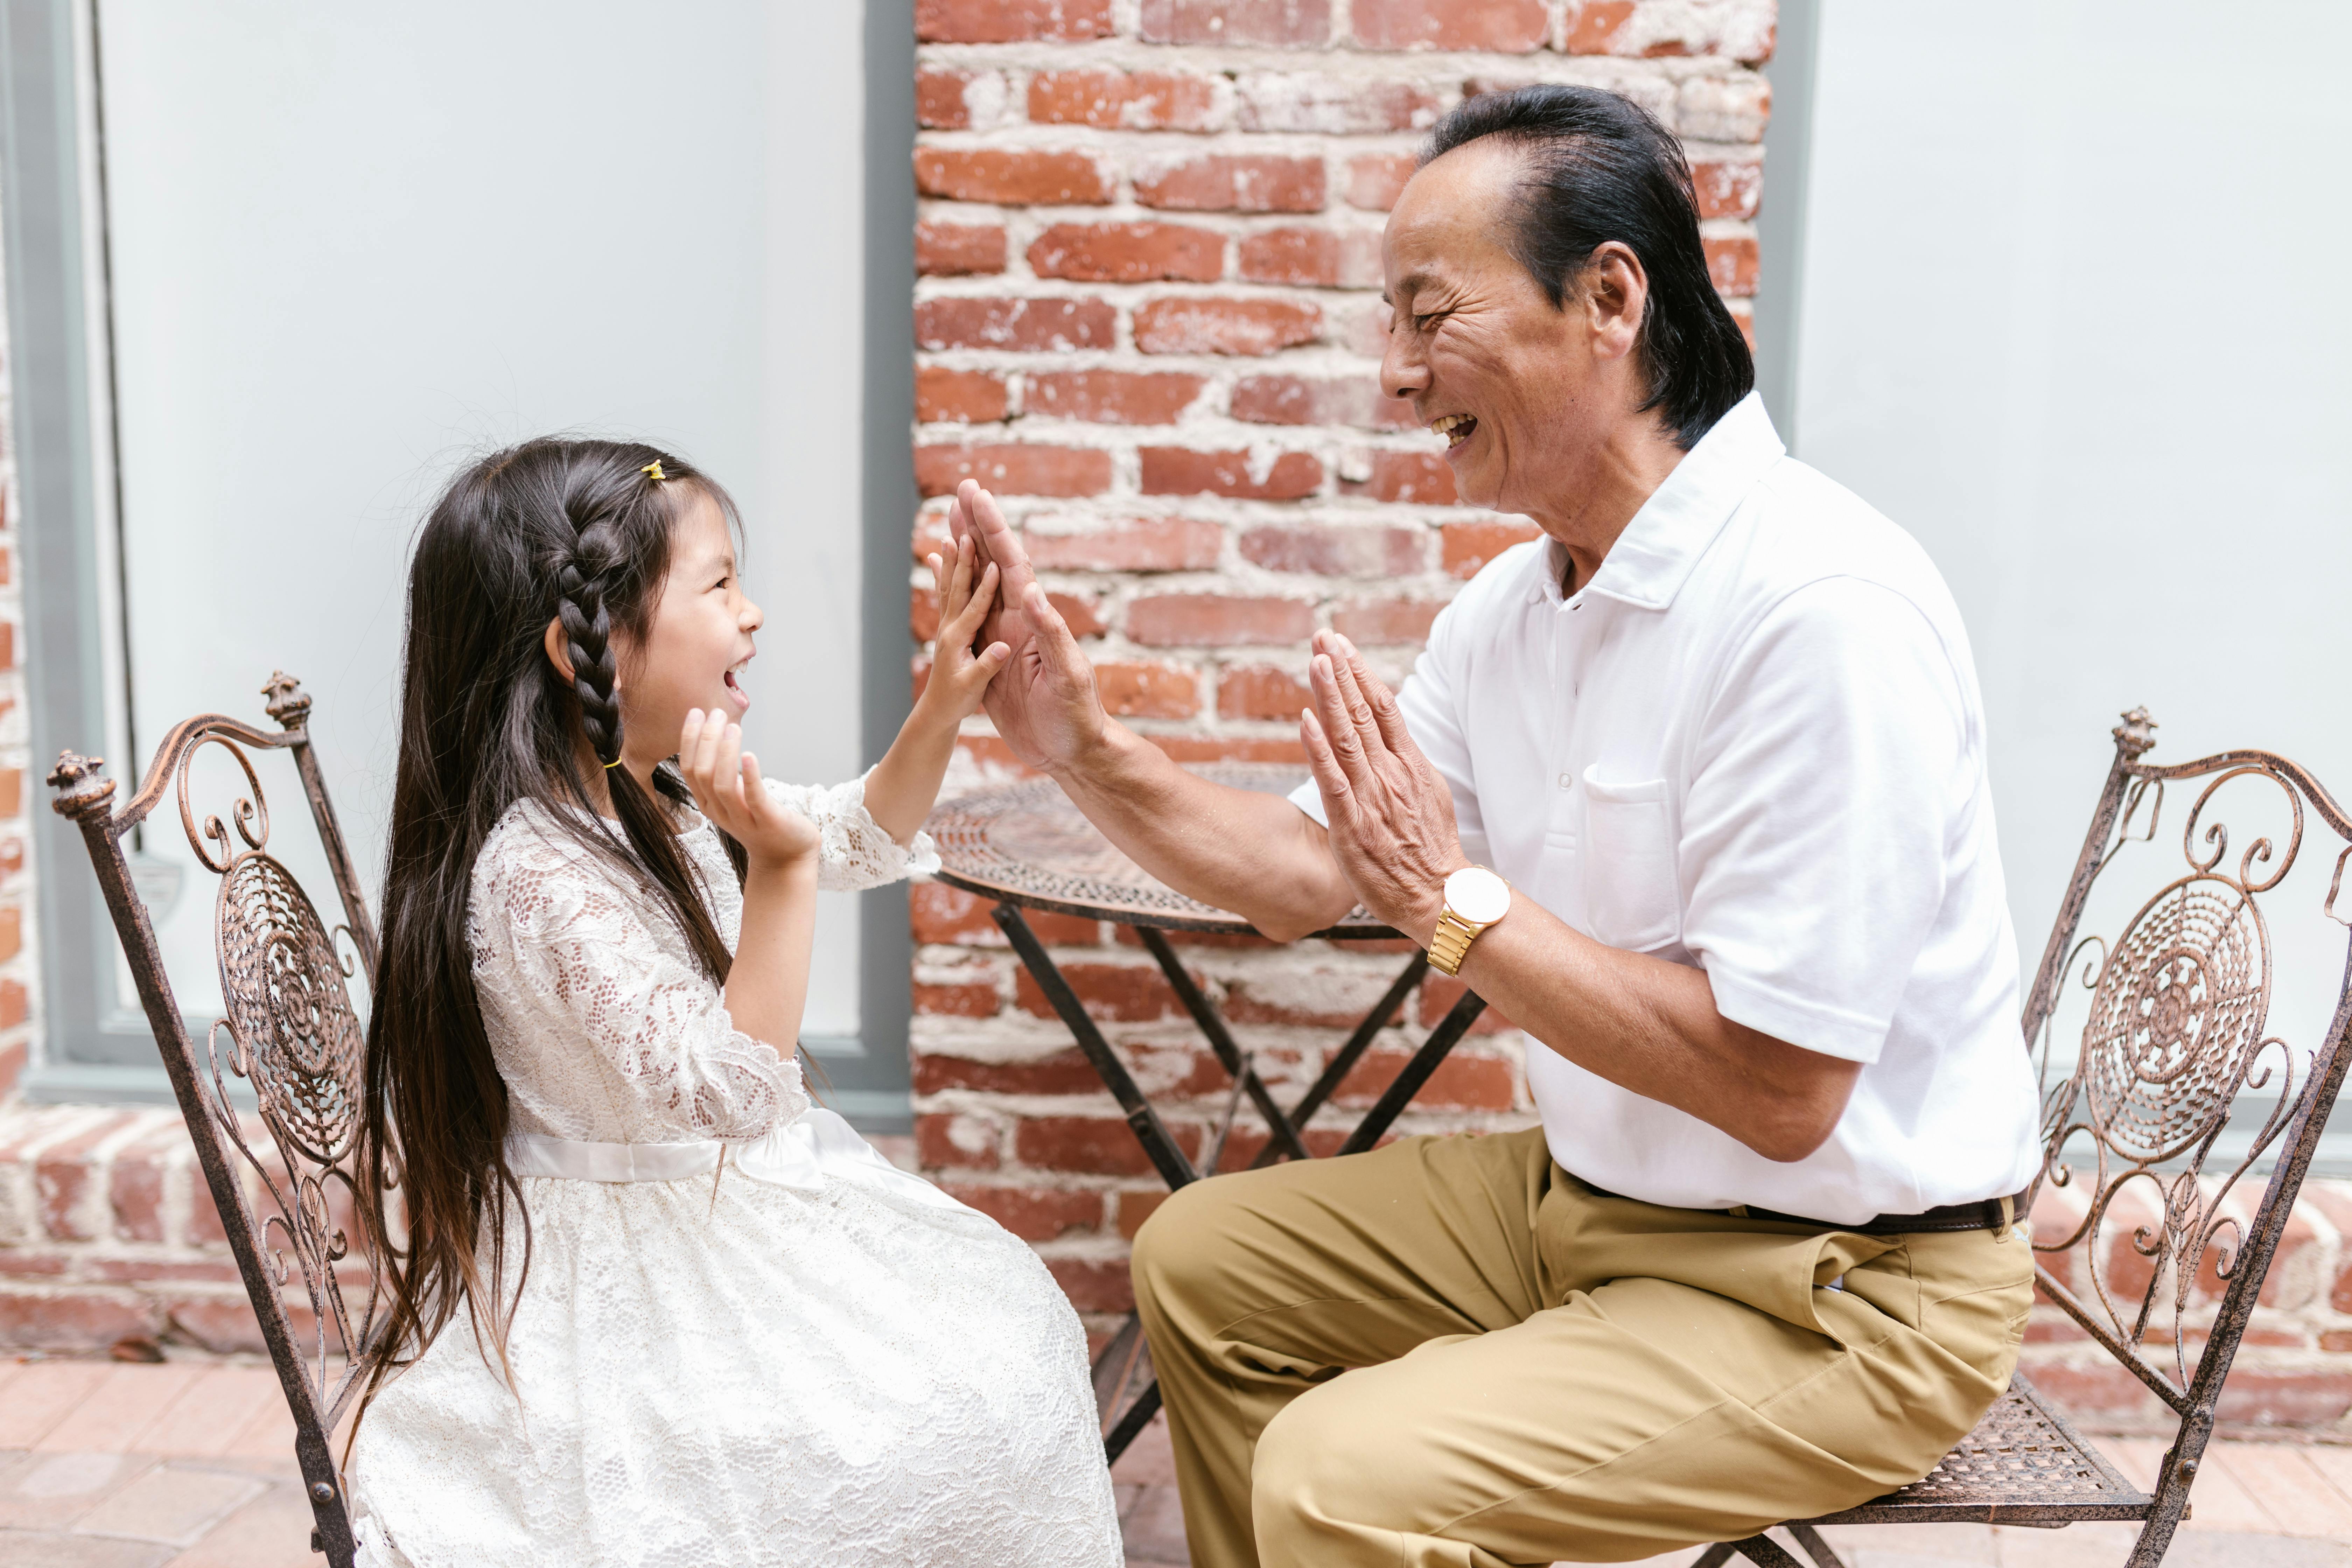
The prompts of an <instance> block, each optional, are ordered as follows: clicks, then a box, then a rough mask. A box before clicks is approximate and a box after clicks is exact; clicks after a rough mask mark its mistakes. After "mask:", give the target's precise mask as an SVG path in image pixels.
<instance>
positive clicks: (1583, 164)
mask: <svg viewBox="0 0 2352 1568" xmlns="http://www.w3.org/2000/svg"><path fill="white" fill-rule="evenodd" d="M1486 136H1500V137H1503V138H1505V139H1506V140H1507V141H1508V142H1511V143H1512V144H1513V145H1514V146H1516V147H1517V148H1519V149H1520V150H1521V151H1522V152H1523V153H1525V155H1526V158H1527V168H1526V171H1525V173H1524V174H1523V176H1522V179H1521V184H1520V186H1519V205H1518V211H1517V214H1516V215H1515V219H1514V222H1513V225H1512V230H1511V235H1510V241H1509V243H1510V247H1511V253H1512V254H1513V255H1514V256H1516V257H1517V258H1518V259H1519V264H1520V265H1521V266H1523V267H1525V268H1527V269H1528V272H1529V273H1530V274H1531V275H1533V277H1534V278H1535V280H1536V281H1537V282H1538V284H1540V285H1541V286H1542V288H1543V290H1544V292H1545V294H1547V295H1548V296H1549V298H1550V300H1551V302H1552V304H1553V305H1554V306H1555V307H1559V306H1562V305H1563V304H1564V302H1565V300H1567V298H1568V296H1569V294H1570V290H1571V289H1572V288H1573V287H1574V285H1575V283H1576V281H1577V279H1579V277H1580V275H1581V274H1582V273H1583V271H1584V270H1585V268H1586V265H1587V264H1588V263H1589V262H1590V261H1591V257H1592V252H1593V251H1594V250H1595V249H1596V248H1597V247H1600V246H1601V245H1603V244H1606V243H1607V242H1608V241H1610V240H1612V239H1613V240H1616V241H1618V242H1620V243H1621V244H1622V245H1624V246H1625V247H1627V248H1628V249H1630V250H1632V251H1633V254H1634V255H1635V256H1636V257H1637V258H1640V260H1641V263H1642V270H1643V272H1645V273H1646V274H1648V276H1649V282H1650V298H1649V303H1648V305H1647V307H1646V308H1645V309H1644V310H1643V317H1642V329H1641V338H1640V353H1641V356H1642V363H1643V368H1644V369H1646V370H1647V371H1648V372H1649V377H1650V395H1649V400H1648V401H1647V402H1645V403H1643V405H1642V407H1643V410H1644V411H1645V412H1646V411H1647V410H1650V409H1653V408H1654V409H1657V410H1659V411H1660V414H1661V416H1663V417H1664V420H1665V423H1666V426H1667V428H1668V429H1670V430H1671V431H1673V432H1674V437H1675V444H1676V445H1677V446H1679V447H1682V448H1683V450H1685V451H1686V452H1687V451H1688V450H1690V449H1691V447H1695V446H1696V445H1697V444H1698V439H1699V437H1702V436H1704V435H1706V433H1707V431H1708V430H1709V429H1711V428H1713V427H1714V425H1715V422H1716V421H1717V419H1720V418H1721V417H1723V416H1724V413H1725V412H1726V411H1727V410H1728V409H1729V408H1730V407H1731V405H1733V404H1735V403H1738V401H1739V400H1740V399H1741V398H1743V397H1745V396H1747V395H1748V389H1749V388H1751V387H1753V386H1754V385H1755V384H1756V362H1755V360H1754V358H1753V356H1751V355H1750V354H1749V353H1748V340H1747V339H1746V338H1745V337H1744V336H1742V335H1741V333H1740V331H1739V324H1738V322H1737V321H1733V320H1732V319H1731V312H1730V311H1729V310H1726V309H1725V308H1724V304H1723V300H1722V298H1721V296H1719V295H1717V293H1716V291H1715V283H1714V280H1713V279H1710V278H1709V277H1708V276H1707V269H1706V247H1704V246H1702V245H1701V244H1700V243H1699V237H1698V202H1697V199H1696V197H1695V196H1694V195H1693V194H1692V191H1691V173H1690V164H1689V163H1688V162H1687V161H1686V160H1685V158H1684V157H1683V150H1682V144H1681V143H1680V142H1677V141H1675V138H1674V135H1673V133H1672V132H1668V131H1667V130H1666V128H1665V127H1664V126H1663V125H1661V124H1659V123H1658V121H1656V120H1655V119H1654V117H1653V116H1652V115H1651V114H1650V113H1649V112H1648V110H1644V109H1643V108H1642V107H1641V105H1639V104H1637V103H1633V102H1632V101H1630V100H1626V99H1623V98H1620V97H1619V96H1618V95H1617V94H1615V93H1613V92H1608V91H1604V90H1603V89H1600V88H1592V87H1523V88H1519V89H1516V90H1514V91H1510V92H1494V93H1486V94H1484V95H1482V96H1480V97H1477V98H1474V99H1471V100H1468V101H1466V102H1465V103H1464V104H1463V105H1462V106H1461V107H1460V108H1458V109H1456V110H1454V111H1453V112H1452V113H1451V114H1448V115H1447V116H1446V117H1445V118H1444V119H1443V120H1441V121H1438V122H1437V128H1436V129H1435V130H1434V131H1433V132H1431V133H1430V138H1429V146H1428V148H1427V150H1426V151H1425V152H1423V154H1422V159H1421V161H1422V162H1423V163H1429V162H1431V161H1432V160H1433V159H1436V158H1439V157H1443V156H1444V154H1445V153H1450V152H1452V151H1453V150H1454V148H1456V147H1459V146H1462V145H1463V144H1464V143H1465V142H1475V141H1478V140H1479V139H1480V138H1482V137H1486Z"/></svg>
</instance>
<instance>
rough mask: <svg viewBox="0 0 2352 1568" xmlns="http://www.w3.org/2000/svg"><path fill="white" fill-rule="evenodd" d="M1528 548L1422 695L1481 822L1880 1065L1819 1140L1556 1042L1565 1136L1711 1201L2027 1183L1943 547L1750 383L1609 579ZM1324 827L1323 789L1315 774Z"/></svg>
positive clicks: (1965, 681) (1439, 653) (1589, 900)
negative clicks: (1794, 430)
mask: <svg viewBox="0 0 2352 1568" xmlns="http://www.w3.org/2000/svg"><path fill="white" fill-rule="evenodd" d="M1565 559H1566V558H1565V555H1564V554H1563V553H1562V552H1560V551H1559V546H1558V545H1557V544H1554V543H1553V542H1550V541H1549V540H1538V541H1536V542H1533V543H1530V544H1522V545H1519V546H1517V548H1515V549H1513V550H1511V551H1509V552H1506V553H1505V554H1504V555H1502V556H1501V557H1500V558H1499V559H1497V560H1496V561H1495V562H1494V563H1491V564H1490V565H1488V566H1487V567H1486V570H1484V571H1483V572H1481V573H1479V574H1478V575H1477V576H1476V578H1475V579H1474V580H1473V581H1472V582H1471V583H1470V584H1469V585H1468V586H1466V587H1465V588H1464V589H1463V591H1462V593H1461V594H1460V595H1458V596H1457V597H1456V598H1455V599H1454V602H1453V603H1452V604H1451V605H1448V606H1447V607H1446V609H1445V610H1444V613H1443V614H1441V615H1440V616H1438V617H1437V623H1436V625H1435V626H1433V627H1432V628H1431V631H1430V637H1429V646H1428V647H1427V649H1426V651H1424V652H1423V655H1422V656H1421V658H1420V660H1419V662H1418V663H1417V664H1415V666H1414V667H1413V672H1412V677H1411V679H1408V680H1407V681H1406V682H1405V685H1404V689H1403V690H1402V693H1401V694H1400V700H1401V701H1402V705H1403V709H1404V715H1405V721H1406V724H1407V726H1408V727H1409V728H1410V729H1411V731H1412V737H1413V739H1414V741H1415V742H1418V743H1419V744H1420V746H1421V748H1422V749H1423V751H1424V752H1427V753H1428V754H1429V757H1430V760H1431V761H1432V762H1433V763H1435V764H1436V766H1437V768H1438V769H1439V771H1440V772H1442V773H1444V775H1445V779H1446V782H1447V783H1448V784H1451V785H1452V787H1453V793H1454V810H1455V813H1456V815H1457V816H1458V817H1459V820H1460V824H1461V828H1462V837H1463V847H1464V849H1465V852H1466V853H1467V854H1468V855H1469V856H1470V858H1472V859H1474V860H1476V861H1479V862H1481V863H1483V864H1486V865H1488V866H1491V867H1493V868H1495V869H1496V870H1497V871H1499V872H1500V873H1502V875H1503V876H1505V877H1506V878H1507V879H1510V881H1511V882H1512V883H1513V884H1515V885H1516V886H1517V888H1518V889H1520V891H1522V892H1523V893H1526V894H1528V896H1529V897H1531V898H1533V899H1534V900H1537V901H1538V902H1539V903H1541V904H1542V905H1543V906H1544V907H1545V908H1546V909H1548V910H1551V912H1552V913H1554V914H1556V915H1558V916H1559V918H1560V919H1561V920H1563V921H1566V922H1568V924H1570V925H1571V926H1573V927H1575V928H1576V929H1577V930H1578V931H1582V932H1584V933H1585V934H1587V935H1589V936H1591V937H1592V938H1594V939H1595V940H1596V941H1600V942H1607V943H1608V944H1609V945H1611V946H1612V947H1618V948H1623V949H1626V950H1628V951H1630V952H1646V953H1651V954H1654V955H1655V956H1657V957H1659V958H1662V959H1666V960H1668V961H1670V962H1673V963H1689V964H1696V965H1697V966H1698V967H1699V968H1701V969H1703V970H1705V971H1706V976H1707V980H1708V983H1709V984H1710V985H1711V986H1712V987H1713V989H1714V993H1715V1002H1716V1006H1717V1009H1718V1010H1719V1011H1720V1012H1721V1013H1722V1014H1723V1016H1725V1017H1727V1018H1730V1019H1732V1020H1733V1021H1735V1022H1737V1023H1740V1024H1745V1025H1747V1026H1749V1027H1751V1028H1754V1029H1758V1030H1760V1031H1762V1032H1763V1033H1765V1034H1767V1035H1769V1036H1772V1037H1774V1038H1776V1039H1780V1040H1785V1041H1787V1042H1788V1043H1789V1044H1790V1045H1794V1046H1801V1047H1804V1048H1806V1049H1807V1050H1812V1051H1820V1052H1822V1053H1824V1054H1825V1055H1829V1056H1833V1057H1840V1058H1845V1059H1846V1060H1849V1061H1856V1062H1861V1063H1863V1064H1864V1067H1863V1069H1862V1073H1861V1076H1860V1078H1859V1079H1857V1081H1856V1082H1855V1085H1854V1089H1853V1099H1852V1100H1850V1101H1849V1102H1848V1104H1847V1106H1846V1110H1845V1114H1844V1116H1843V1118H1842V1119H1841V1120H1840V1121H1839V1122H1838V1125H1837V1129H1836V1131H1833V1132H1832V1134H1831V1135H1830V1139H1829V1141H1828V1142H1826V1143H1824V1144H1823V1145H1822V1147H1821V1148H1820V1149H1819V1150H1817V1151H1815V1152H1813V1153H1812V1154H1810V1155H1808V1156H1807V1157H1806V1158H1804V1159H1803V1160H1801V1161H1797V1162H1795V1163H1789V1164H1781V1163H1775V1162H1773V1161H1770V1160H1767V1159H1766V1158H1764V1157H1763V1156H1762V1155H1760V1154H1759V1153H1756V1152H1754V1151H1752V1150H1750V1149H1748V1147H1747V1146H1746V1145H1744V1144H1742V1143H1740V1142H1738V1141H1737V1140H1736V1139H1734V1138H1732V1137H1730V1136H1729V1135H1728V1134H1727V1133H1724V1132H1722V1131H1717V1129H1716V1128H1714V1127H1711V1126H1709V1125H1707V1124H1706V1123H1705V1122H1703V1121H1699V1120H1697V1119H1696V1117H1693V1116H1690V1115H1688V1114H1686V1113H1685V1112H1684V1111H1681V1110H1675V1109H1674V1108H1673V1107H1671V1106H1668V1105H1665V1104H1664V1103H1662V1102H1660V1101H1657V1100H1650V1099H1647V1098H1645V1097H1643V1096H1641V1095H1638V1094H1635V1093H1633V1092H1632V1091H1631V1090H1629V1089H1620V1088H1618V1087H1617V1086H1616V1085H1615V1084H1613V1083H1611V1082H1610V1081H1609V1080H1608V1079H1604V1078H1601V1077H1600V1076H1598V1075H1596V1074H1594V1073H1591V1072H1588V1071H1586V1070H1585V1069H1584V1068H1580V1067H1578V1066H1576V1065H1575V1064H1573V1063H1571V1062H1570V1061H1569V1060H1568V1059H1567V1058H1563V1057H1561V1056H1559V1055H1558V1054H1557V1053H1555V1052H1553V1051H1551V1050H1549V1049H1546V1048H1545V1047H1543V1046H1542V1045H1541V1044H1540V1043H1539V1042H1538V1041H1537V1040H1535V1039H1534V1038H1533V1037H1529V1040H1528V1085H1529V1087H1530V1088H1531V1089H1532V1090H1533V1091H1534V1094H1535V1101H1536V1106H1537V1109H1538V1110H1540V1111H1541V1112H1542V1114H1543V1121H1544V1130H1545V1132H1546V1134H1547V1135H1548V1137H1549V1141H1550V1143H1551V1150H1552V1154H1553V1157H1554V1158H1555V1159H1557V1160H1558V1161H1559V1163H1560V1165H1561V1167H1562V1168H1564V1169H1565V1170H1567V1171H1569V1172H1570V1173H1571V1174H1574V1175H1576V1176H1579V1177H1580V1178H1582V1179H1583V1180H1585V1181H1586V1182H1589V1183H1591V1184H1593V1185H1595V1186H1598V1187H1601V1188H1604V1189H1606V1190H1608V1191H1610V1192H1613V1193H1619V1194H1623V1195H1625V1196H1628V1197H1635V1198H1642V1199H1645V1200H1647V1201H1649V1202H1652V1203H1659V1204H1672V1205H1680V1206H1684V1207H1690V1208H1727V1207H1730V1206H1732V1205H1738V1204H1748V1205H1755V1206H1757V1207H1760V1208H1769V1209H1776V1210H1779V1211H1780V1212H1783V1213H1787V1214H1799V1215H1811V1216H1812V1217H1815V1218H1819V1219H1826V1220H1834V1221H1843V1222H1847V1223H1858V1222H1860V1221H1862V1220H1864V1219H1867V1218H1869V1217H1870V1216H1872V1215H1878V1214H1908V1213H1914V1212H1916V1211H1918V1210H1921V1209H1926V1208H1931V1207H1934V1206H1936V1205H1940V1204H1950V1203H1961V1202H1966V1201H1969V1200H1973V1199H1978V1198H1988V1197H1998V1196H2000V1195H2002V1194H2008V1193H2013V1192H2016V1191H2018V1190H2020V1189H2021V1188H2022V1187H2023V1186H2024V1185H2025V1184H2026V1183H2027V1182H2028V1181H2029V1180H2031V1179H2032V1174H2033V1171H2034V1168H2035V1163H2036V1158H2037V1156H2036V1148H2035V1133H2036V1122H2037V1115H2036V1111H2037V1107H2036V1098H2037V1097H2036V1092H2035V1086H2034V1083H2033V1079H2032V1072H2031V1070H2030V1068H2029V1067H2028V1064H2027V1059H2026V1052H2025V1045H2024V1041H2023V1039H2022V1038H2021V1035H2020V1032H2019V1026H2018V977H2017V954H2016V943H2015V942H2014V940H2013V938H2012V936H2011V929H2010V921H2009V910H2008V903H2007V900H2006V897H2005V894H2004V891H2003V888H2002V883H2001V872H2000V856H1999V853H1998V850H1997V848H1996V846H1995V843H1994V838H1993V820H1992V794H1991V788H1990V784H1989V783H1988V781H1987V777H1986V772H1985V734H1984V716H1983V709H1982V703H1981V701H1980V700H1979V694H1978V690H1977V681H1976V669H1975V664H1974V661H1973V659H1972V658H1971V657H1970V655H1969V644H1968V637H1967V634H1966V633H1965V632H1964V631H1963V629H1962V627H1961V625H1960V616H1959V611H1958V607H1957V606H1956V605H1954V604H1953V602H1952V597H1951V595H1950V593H1949V592H1948V590H1947V589H1946V588H1945V586H1944V582H1943V579H1942V578H1941V577H1940V576H1939V575H1938V574H1937V571H1936V568H1935V566H1934V564H1933V563H1930V562H1929V560H1928V559H1927V553H1926V552H1924V551H1922V550H1921V549H1920V548H1919V546H1918V545H1917V544H1916V542H1913V541H1912V539H1911V538H1910V536H1909V535H1907V534H1906V533H1904V532H1903V531H1901V530H1900V529H1898V528H1896V527H1895V525H1894V524H1893V523H1891V522H1889V521H1887V520H1886V519H1885V518H1883V517H1881V516H1879V515H1878V514H1877V513H1876V512H1874V511H1873V510H1871V509H1870V508H1869V507H1868V506H1866V505H1864V503H1863V501H1862V500H1860V499H1859V498H1857V497H1855V496H1854V495H1853V494H1852V493H1850V492H1848V491H1847V490H1844V489H1841V488H1840V487H1838V486H1837V485H1835V484H1833V483H1832V482H1831V481H1830V480H1829V479H1825V478H1823V477H1822V475H1820V474H1818V473H1816V472H1814V471H1813V470H1812V469H1811V468H1807V467H1806V466H1805V465H1804V464H1802V463H1800V462H1798V461H1796V460H1795V459H1794V458H1790V457H1789V456H1788V453H1787V449H1786V448H1785V447H1782V446H1781V444H1780V437H1779V436H1778V435H1777V434H1775V433H1774V431H1773V428H1772V423H1771V420H1770V418H1769V416H1767V415H1766V414H1765V412H1764V405H1763V404H1762V402H1761V401H1760V400H1759V398H1757V397H1756V396H1754V395H1750V396H1749V397H1748V398H1747V400H1746V401H1744V402H1742V403H1741V404H1739V405H1738V406H1737V407H1735V408H1733V409H1732V410H1731V411H1730V412H1729V413H1728V414H1727V415H1725V416H1723V418H1722V419H1721V420H1719V421H1718V422H1717V425H1716V426H1715V428H1714V429H1712V430H1711V431H1709V432H1708V433H1707V435H1706V437H1704V438H1703V439H1702V440H1700V441H1699V443H1698V444H1697V445H1696V447H1693V448H1692V450H1691V451H1690V453H1689V455H1688V456H1686V457H1685V458H1683V460H1682V462H1681V463H1680V464H1679V465H1678V466H1677V467H1676V468H1675V471H1674V472H1673V474H1672V475H1670V476H1669V477H1668V478H1667V479H1666V482H1665V483H1664V485H1662V486H1660V487H1659V489H1658V490H1657V492H1656V493H1655V494H1654V495H1653V496H1652V497H1651V498H1650V500H1649V501H1648V502H1647V503H1646V504H1645V505H1644V506H1643V508H1642V510H1640V511H1639V512H1638V513H1636V514H1635V516H1634V518H1633V521H1632V522H1631V523H1630V524H1628V525H1627V527H1626V530H1625V531H1624V533H1623V534H1622V536H1620V537H1619V539H1618V541H1617V543H1616V545H1615V547H1614V548H1612V550H1611V551H1610V552H1609V554H1608V556H1607V558H1606V559H1605V560H1603V561H1602V563H1601V568H1600V570H1599V571H1598V572H1596V573H1594V574H1593V576H1592V580H1591V582H1590V583H1589V584H1583V585H1582V586H1580V588H1579V590H1578V591H1577V592H1576V593H1575V594H1573V595H1568V596H1566V597H1563V596H1562V595H1561V591H1560V583H1561V576H1562V571H1561V568H1562V564H1563V563H1564V561H1565ZM1292 798H1293V799H1294V800H1297V802H1298V804H1299V805H1300V806H1301V808H1302V809H1304V810H1306V811H1307V813H1308V814H1309V815H1310V816H1314V817H1315V818H1316V819H1317V820H1318V821H1321V820H1323V805H1322V800H1321V798H1320V796H1319V795H1318V794H1317V792H1316V789H1315V786H1314V785H1313V784H1312V783H1309V784H1307V786H1306V787H1305V788H1304V789H1302V790H1301V791H1300V792H1299V793H1298V794H1297V795H1294V796H1293V797H1292Z"/></svg>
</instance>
